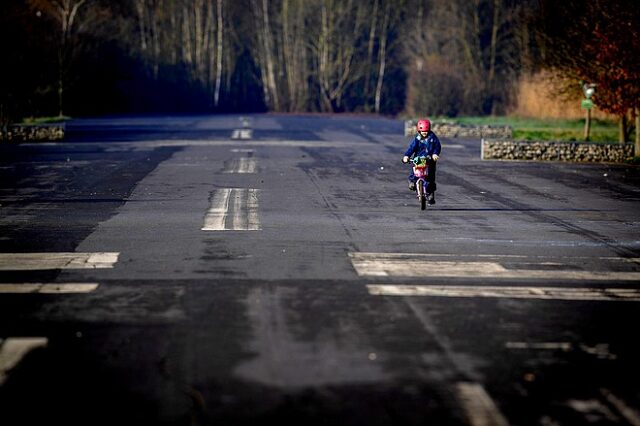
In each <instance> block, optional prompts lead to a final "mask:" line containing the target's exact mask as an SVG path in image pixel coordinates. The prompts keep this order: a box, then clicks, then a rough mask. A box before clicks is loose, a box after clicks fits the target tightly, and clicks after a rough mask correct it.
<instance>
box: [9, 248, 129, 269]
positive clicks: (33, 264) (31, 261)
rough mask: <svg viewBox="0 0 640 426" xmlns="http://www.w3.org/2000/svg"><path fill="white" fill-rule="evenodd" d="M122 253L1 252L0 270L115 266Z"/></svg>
mask: <svg viewBox="0 0 640 426" xmlns="http://www.w3.org/2000/svg"><path fill="white" fill-rule="evenodd" d="M119 255H120V253H117V252H96V253H0V271H29V270H43V269H104V268H113V267H114V265H115V263H116V262H117V261H118V256H119Z"/></svg>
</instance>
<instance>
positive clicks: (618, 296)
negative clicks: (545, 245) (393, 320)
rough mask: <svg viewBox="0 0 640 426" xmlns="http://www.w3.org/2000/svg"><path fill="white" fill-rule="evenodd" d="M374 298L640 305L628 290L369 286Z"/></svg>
mask: <svg viewBox="0 0 640 426" xmlns="http://www.w3.org/2000/svg"><path fill="white" fill-rule="evenodd" d="M367 290H368V291H369V294H371V295H375V296H428V297H489V298H502V299H546V300H575V301H580V300H584V301H586V300H591V301H622V302H640V290H638V289H628V288H568V287H532V286H527V287H500V286H461V285H447V286H441V285H406V284H369V285H367Z"/></svg>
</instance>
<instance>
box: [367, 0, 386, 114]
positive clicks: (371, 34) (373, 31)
mask: <svg viewBox="0 0 640 426" xmlns="http://www.w3.org/2000/svg"><path fill="white" fill-rule="evenodd" d="M377 20H378V0H374V2H373V11H372V12H371V27H370V28H369V46H368V47H367V64H366V68H365V73H364V110H365V111H367V112H368V111H370V108H371V107H370V103H369V100H370V96H369V81H370V80H371V65H372V64H371V63H372V62H373V45H374V42H375V38H376V25H377ZM381 36H382V34H381Z"/></svg>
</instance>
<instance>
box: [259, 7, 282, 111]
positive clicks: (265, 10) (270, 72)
mask: <svg viewBox="0 0 640 426" xmlns="http://www.w3.org/2000/svg"><path fill="white" fill-rule="evenodd" d="M262 20H263V25H264V28H263V30H264V50H265V59H266V61H267V82H268V84H269V91H270V92H271V98H272V99H273V108H274V109H275V110H276V111H279V110H280V102H279V101H278V87H277V85H276V78H275V72H274V63H273V48H272V41H271V26H270V24H269V3H268V1H267V0H262Z"/></svg>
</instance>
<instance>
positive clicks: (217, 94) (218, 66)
mask: <svg viewBox="0 0 640 426" xmlns="http://www.w3.org/2000/svg"><path fill="white" fill-rule="evenodd" d="M217 14H218V28H217V30H218V31H217V33H218V35H217V37H216V38H217V48H216V87H215V91H214V94H213V103H214V105H215V106H216V107H217V106H218V104H219V102H220V83H221V82H222V46H223V45H222V37H223V34H224V32H223V29H224V27H223V25H224V20H223V18H222V0H218V5H217Z"/></svg>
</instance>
